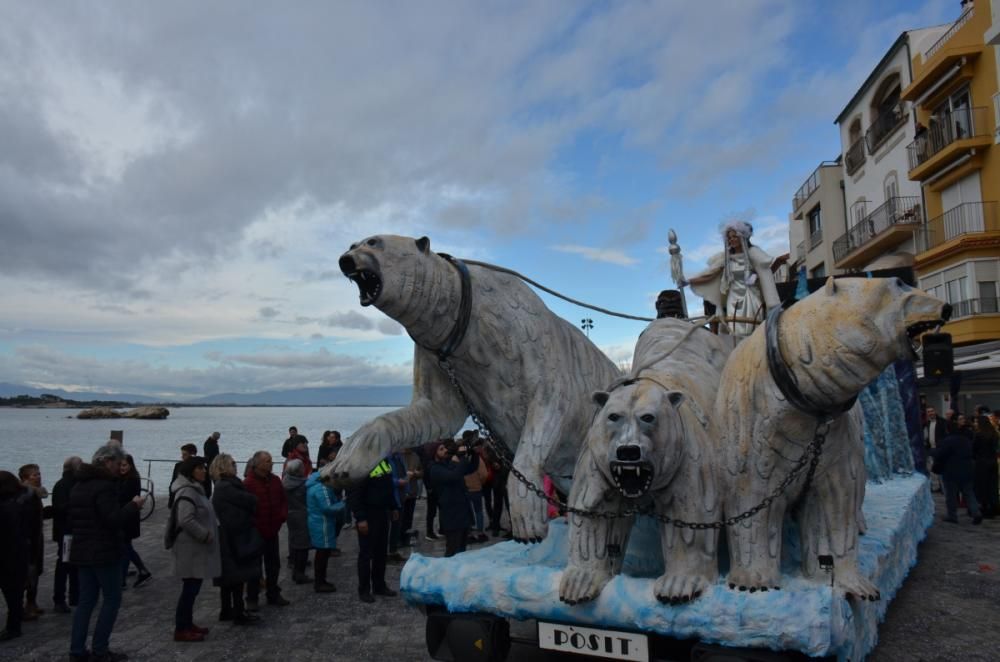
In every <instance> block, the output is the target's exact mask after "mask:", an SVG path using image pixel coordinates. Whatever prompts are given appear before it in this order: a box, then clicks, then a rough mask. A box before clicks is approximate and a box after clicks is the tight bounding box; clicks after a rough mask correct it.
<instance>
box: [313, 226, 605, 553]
mask: <svg viewBox="0 0 1000 662" xmlns="http://www.w3.org/2000/svg"><path fill="white" fill-rule="evenodd" d="M340 269H341V271H343V272H344V274H345V275H347V277H348V278H350V279H351V280H353V281H354V282H355V283H356V284H357V286H358V289H359V291H360V298H361V305H362V306H370V305H374V306H375V307H377V308H378V309H379V310H381V311H382V312H384V313H385V314H386V315H388V316H389V317H391V318H393V319H394V320H396V321H397V322H399V323H400V324H402V325H403V327H404V328H405V329H406V331H407V333H409V334H410V337H411V338H413V341H414V343H415V351H414V359H413V400H412V402H411V403H410V405H409V406H407V407H404V408H402V409H398V410H396V411H393V412H390V413H388V414H384V415H382V416H379V417H377V418H375V419H374V420H372V421H370V422H368V423H366V424H365V425H363V426H362V427H361V428H359V429H358V430H357V431H356V432H355V433H354V434H353V435H351V437H350V438H349V439H348V440H347V441H346V443H345V444H344V448H343V450H342V451H341V452H340V453H339V454H338V455H337V459H336V461H334V462H333V463H332V464H331V465H330V466H329V467H328V468H327V469H324V472H325V474H324V475H325V476H326V477H327V478H331V479H332V480H333V481H334V483H341V484H349V483H351V482H354V481H357V480H359V479H361V478H363V477H365V476H367V475H368V472H369V471H370V470H371V468H372V467H373V466H375V465H376V464H378V462H379V460H380V459H381V458H383V457H385V455H386V454H387V453H389V452H391V451H394V450H399V449H401V448H405V447H408V446H415V445H418V444H423V443H426V442H428V441H433V440H435V439H439V438H441V437H451V436H453V435H454V434H455V433H456V432H458V430H459V429H460V428H461V426H462V425H463V423H464V422H465V420H466V418H467V417H468V415H469V413H468V411H467V410H466V406H465V404H464V403H463V401H462V399H461V397H460V395H459V394H458V392H457V391H456V389H455V388H454V387H453V385H452V384H451V382H450V381H449V378H448V376H447V375H446V373H445V371H444V370H443V369H442V367H441V366H440V365H439V362H438V357H439V356H441V355H442V354H445V355H448V362H449V363H450V365H451V366H452V367H453V369H454V373H455V376H456V377H457V380H458V383H459V384H460V385H461V387H462V389H463V390H464V392H465V393H466V395H467V396H468V398H469V400H470V401H471V403H472V405H473V407H474V408H475V409H476V411H478V412H479V413H480V414H481V415H482V416H483V417H484V418H485V420H486V421H487V422H488V423H489V424H490V426H491V429H492V431H493V432H494V433H495V434H497V435H498V436H499V437H500V438H501V439H502V440H503V441H505V442H506V443H507V445H508V446H509V447H510V448H511V449H512V450H514V451H515V455H514V467H515V468H517V469H518V470H520V471H521V472H522V473H523V474H524V475H525V476H526V477H527V478H528V479H529V480H530V481H531V482H532V483H534V484H535V485H537V486H541V485H542V476H543V473H544V472H548V473H549V474H550V475H552V477H553V478H554V479H557V482H558V479H560V478H561V477H562V476H568V475H569V474H570V473H571V470H572V467H573V464H574V463H575V462H576V457H577V455H578V453H579V449H580V442H581V440H582V439H583V437H584V435H585V434H586V430H587V426H588V425H589V424H590V419H591V416H592V415H593V410H592V408H591V406H590V404H589V395H590V394H591V393H592V392H593V391H595V390H597V389H601V388H604V387H606V386H607V385H608V384H610V383H611V382H613V381H614V380H615V379H617V378H618V377H619V374H620V373H619V371H618V369H617V368H616V367H615V365H614V364H613V363H612V362H611V361H610V359H608V358H607V357H606V356H605V355H604V354H602V353H601V351H600V350H598V349H597V347H596V346H594V345H593V344H592V343H591V342H590V341H589V340H588V339H587V338H586V337H585V336H584V335H583V333H581V332H580V330H579V329H577V328H576V327H575V326H573V325H572V324H570V323H569V322H567V321H566V320H564V319H562V318H560V317H557V316H556V315H554V314H553V313H552V311H550V310H549V309H548V308H546V307H545V304H544V303H542V301H541V299H539V298H538V296H537V295H536V294H535V293H534V292H533V291H532V290H531V289H529V288H528V287H527V286H526V285H525V284H524V283H522V282H521V281H520V280H518V279H517V278H514V277H512V276H510V275H507V274H504V273H500V272H497V271H494V270H490V269H486V268H484V267H480V266H475V265H469V266H466V265H464V264H462V263H461V262H459V261H457V260H453V259H450V258H448V257H447V256H445V257H442V256H441V255H439V254H437V253H435V252H433V251H432V250H431V248H430V240H428V239H427V238H426V237H422V238H420V239H412V238H409V237H399V236H392V235H380V236H374V237H369V238H367V239H364V240H362V241H360V242H358V243H356V244H354V245H352V246H351V248H350V250H348V251H347V252H346V253H344V254H343V255H342V256H341V258H340ZM543 468H544V472H543ZM562 487H565V488H567V489H568V485H563V486H562ZM508 494H509V498H510V513H511V524H512V527H513V533H514V537H515V539H517V540H520V541H538V540H541V539H542V538H544V537H545V535H546V532H547V527H548V524H547V523H548V519H547V517H546V503H545V501H544V500H543V499H541V498H540V497H538V496H537V495H536V494H534V493H532V492H531V491H529V490H528V488H527V487H526V486H525V485H523V484H522V483H520V482H519V481H517V479H516V478H515V477H514V476H513V475H511V477H510V480H509V482H508Z"/></svg>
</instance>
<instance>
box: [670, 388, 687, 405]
mask: <svg viewBox="0 0 1000 662" xmlns="http://www.w3.org/2000/svg"><path fill="white" fill-rule="evenodd" d="M667 400H670V404H672V405H673V406H675V407H679V406H680V405H681V403H682V402H684V394H683V393H681V392H680V391H671V392H670V393H667Z"/></svg>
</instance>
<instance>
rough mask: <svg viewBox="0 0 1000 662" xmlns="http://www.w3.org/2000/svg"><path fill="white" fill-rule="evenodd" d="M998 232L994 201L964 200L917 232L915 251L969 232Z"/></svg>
mask: <svg viewBox="0 0 1000 662" xmlns="http://www.w3.org/2000/svg"><path fill="white" fill-rule="evenodd" d="M984 232H1000V222H998V220H997V203H996V202H966V203H963V204H960V205H958V206H957V207H954V208H952V209H949V210H948V211H946V212H945V213H943V214H941V215H940V216H938V217H936V218H932V219H931V220H929V221H927V223H926V224H925V225H924V227H922V228H921V229H920V231H919V232H918V233H917V251H918V252H920V253H923V252H926V251H929V250H933V249H935V248H937V247H939V246H942V245H943V244H945V243H947V242H949V241H951V240H952V239H955V238H956V237H962V236H965V235H971V234H981V233H984Z"/></svg>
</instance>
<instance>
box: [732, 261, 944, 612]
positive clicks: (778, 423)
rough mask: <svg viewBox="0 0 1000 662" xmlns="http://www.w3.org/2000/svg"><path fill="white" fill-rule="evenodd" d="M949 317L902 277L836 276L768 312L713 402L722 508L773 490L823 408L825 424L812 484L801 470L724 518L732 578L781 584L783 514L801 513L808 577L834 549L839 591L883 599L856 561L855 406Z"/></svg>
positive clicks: (859, 482) (860, 488) (743, 584)
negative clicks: (890, 367) (864, 392)
mask: <svg viewBox="0 0 1000 662" xmlns="http://www.w3.org/2000/svg"><path fill="white" fill-rule="evenodd" d="M949 315H950V307H949V306H947V304H945V303H943V302H942V301H940V300H938V299H935V298H933V297H930V296H928V295H927V294H926V293H924V292H922V291H920V290H916V289H913V288H911V287H908V286H907V285H905V284H904V283H903V282H902V281H900V280H899V279H863V278H847V279H839V280H837V281H834V280H833V279H832V278H831V279H829V280H828V281H827V285H826V287H825V288H824V289H822V290H819V291H817V292H814V293H813V294H811V295H810V296H808V297H806V298H805V299H803V300H802V301H799V302H798V303H796V304H795V305H794V306H791V307H790V308H788V310H786V311H783V312H782V310H781V309H780V308H776V309H774V310H772V311H771V312H770V313H769V316H768V319H767V321H766V322H765V324H764V325H763V326H762V327H761V328H758V329H757V331H755V332H754V333H753V335H751V336H750V337H749V338H747V339H746V340H744V341H743V342H742V343H741V344H740V345H739V346H738V347H737V348H736V349H735V350H734V351H733V353H732V355H731V356H730V357H729V361H728V363H727V364H726V368H725V370H724V371H723V373H722V380H721V384H720V389H719V396H718V400H717V403H716V408H715V417H716V418H717V419H718V422H719V426H720V429H721V431H722V435H721V437H720V441H721V448H720V453H719V456H720V458H721V473H720V480H721V484H722V489H723V494H722V500H723V509H724V515H725V516H726V517H734V516H737V515H739V514H741V513H746V512H747V511H749V510H750V509H751V508H753V507H754V506H756V505H758V504H761V503H762V502H763V501H764V499H765V498H766V497H768V496H770V495H771V494H772V493H773V492H774V491H775V490H776V488H777V487H778V485H779V484H780V483H781V481H782V480H783V479H784V478H785V477H786V476H787V475H788V474H789V471H790V470H791V469H792V467H793V465H794V464H795V463H796V461H797V460H799V458H801V457H803V454H804V453H805V452H806V450H807V447H808V446H809V445H810V443H811V442H813V440H814V437H815V435H816V432H817V429H818V427H817V426H818V421H819V419H821V418H823V417H829V419H830V427H829V430H828V432H827V433H826V438H825V443H824V444H823V446H822V454H821V455H820V459H819V463H818V465H817V468H816V471H815V475H814V476H813V477H812V481H811V484H810V485H809V486H808V487H807V486H806V485H805V483H806V475H807V471H802V472H800V473H799V474H798V475H797V476H796V478H795V480H793V481H792V482H791V483H790V484H789V485H788V487H787V489H785V490H784V491H782V492H781V494H779V495H778V496H776V497H775V498H774V499H773V501H772V502H770V504H769V505H767V507H765V508H764V509H763V510H761V511H760V512H758V513H757V514H755V515H753V516H752V517H749V518H747V519H744V520H742V521H741V522H739V523H737V524H734V525H732V526H729V527H728V529H727V534H728V543H729V554H730V571H729V576H728V583H729V585H730V587H731V588H737V587H738V588H739V589H740V590H750V591H756V590H767V589H769V588H778V587H779V584H780V579H779V578H780V567H779V566H780V560H781V543H782V526H783V520H784V518H785V515H786V512H787V513H790V514H792V515H793V517H795V518H796V519H797V520H798V524H799V529H800V532H801V540H802V564H803V568H802V569H803V573H804V574H805V575H806V576H807V577H816V576H817V575H818V574H820V573H821V569H820V567H819V559H818V557H819V556H820V555H830V556H832V557H833V560H834V577H835V581H836V584H837V586H838V588H839V589H840V590H841V591H842V592H843V593H845V594H847V595H852V596H854V597H856V598H861V599H869V600H875V599H878V597H879V592H878V590H877V589H876V587H875V586H874V585H873V584H872V583H871V582H869V581H868V580H867V579H866V578H864V577H863V576H862V575H861V574H860V572H859V570H858V567H857V542H858V532H859V529H860V528H861V527H862V526H863V522H861V521H860V520H859V512H860V508H861V502H862V500H863V499H864V484H865V468H864V447H863V440H862V434H861V417H860V413H859V410H858V407H857V406H856V405H854V406H852V405H853V403H854V398H855V397H856V396H857V395H858V393H859V392H860V391H861V389H862V388H864V387H865V385H867V384H868V383H869V382H871V381H872V380H874V379H875V378H876V377H877V376H878V375H879V373H881V372H882V371H883V370H884V369H885V368H886V367H887V366H888V365H890V364H891V363H892V362H894V361H896V360H897V359H903V358H913V357H914V356H915V348H916V347H918V346H919V340H918V338H919V336H920V334H921V333H923V332H924V331H927V330H928V329H930V328H933V327H935V326H937V325H939V324H941V323H943V322H944V321H945V320H946V319H947V318H948V316H949ZM769 354H770V356H769Z"/></svg>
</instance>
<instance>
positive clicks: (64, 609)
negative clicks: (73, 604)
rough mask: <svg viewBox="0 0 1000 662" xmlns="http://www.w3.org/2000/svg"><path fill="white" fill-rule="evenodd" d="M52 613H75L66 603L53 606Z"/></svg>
mask: <svg viewBox="0 0 1000 662" xmlns="http://www.w3.org/2000/svg"><path fill="white" fill-rule="evenodd" d="M52 611H54V612H55V613H57V614H70V613H72V612H73V610H72V609H70V608H69V607H67V606H66V603H65V602H57V603H55V605H53V607H52Z"/></svg>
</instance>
